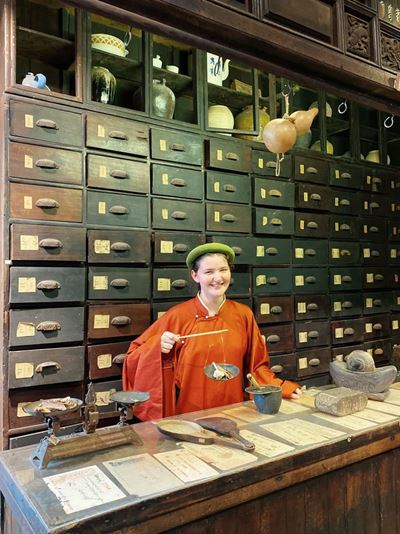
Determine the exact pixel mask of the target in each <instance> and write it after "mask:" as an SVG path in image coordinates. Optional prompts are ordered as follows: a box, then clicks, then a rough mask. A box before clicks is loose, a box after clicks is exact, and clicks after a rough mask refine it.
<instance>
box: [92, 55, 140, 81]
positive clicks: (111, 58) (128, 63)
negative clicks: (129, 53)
mask: <svg viewBox="0 0 400 534" xmlns="http://www.w3.org/2000/svg"><path fill="white" fill-rule="evenodd" d="M141 65H142V63H141V62H140V61H137V60H135V59H129V58H127V57H120V56H116V55H114V54H109V53H108V52H102V51H100V50H92V67H95V66H96V67H106V68H107V69H108V70H109V71H110V72H112V74H114V76H116V77H117V78H124V79H125V80H132V81H134V80H135V81H138V79H137V75H135V72H136V71H137V69H138V67H140V66H141Z"/></svg>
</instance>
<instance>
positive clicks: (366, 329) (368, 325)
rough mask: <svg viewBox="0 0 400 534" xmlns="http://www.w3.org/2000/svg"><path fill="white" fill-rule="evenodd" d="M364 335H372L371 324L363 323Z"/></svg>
mask: <svg viewBox="0 0 400 534" xmlns="http://www.w3.org/2000/svg"><path fill="white" fill-rule="evenodd" d="M365 333H366V334H371V333H372V323H365Z"/></svg>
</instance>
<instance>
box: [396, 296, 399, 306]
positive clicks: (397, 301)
mask: <svg viewBox="0 0 400 534" xmlns="http://www.w3.org/2000/svg"><path fill="white" fill-rule="evenodd" d="M396 303H397V305H398V306H400V297H397V298H396Z"/></svg>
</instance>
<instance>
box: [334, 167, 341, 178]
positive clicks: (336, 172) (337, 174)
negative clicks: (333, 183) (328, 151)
mask: <svg viewBox="0 0 400 534" xmlns="http://www.w3.org/2000/svg"><path fill="white" fill-rule="evenodd" d="M335 178H336V180H339V178H340V171H339V169H335Z"/></svg>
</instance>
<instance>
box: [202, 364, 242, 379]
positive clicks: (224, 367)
mask: <svg viewBox="0 0 400 534" xmlns="http://www.w3.org/2000/svg"><path fill="white" fill-rule="evenodd" d="M220 372H221V373H224V376H221V377H219V374H220ZM239 373H240V369H239V367H237V366H236V365H233V364H232V363H215V364H214V363H211V364H210V365H207V366H206V367H204V374H205V375H206V376H207V377H208V378H211V379H212V380H216V381H217V382H226V381H227V380H232V379H233V378H236V377H237V376H238V374H239Z"/></svg>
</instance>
